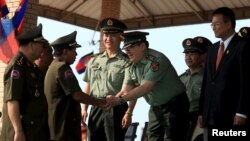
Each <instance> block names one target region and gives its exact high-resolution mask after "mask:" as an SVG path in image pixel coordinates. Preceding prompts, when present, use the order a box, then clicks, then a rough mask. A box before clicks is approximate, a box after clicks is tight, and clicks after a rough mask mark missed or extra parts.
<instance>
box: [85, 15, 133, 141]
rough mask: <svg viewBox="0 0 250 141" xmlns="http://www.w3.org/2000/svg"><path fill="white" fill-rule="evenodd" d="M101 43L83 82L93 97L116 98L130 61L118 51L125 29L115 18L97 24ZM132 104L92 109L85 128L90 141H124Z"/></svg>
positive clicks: (90, 62)
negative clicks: (102, 48) (105, 109)
mask: <svg viewBox="0 0 250 141" xmlns="http://www.w3.org/2000/svg"><path fill="white" fill-rule="evenodd" d="M100 28H101V32H102V34H103V36H102V43H103V45H104V48H105V51H104V52H102V53H99V54H97V55H94V56H93V57H92V59H91V60H90V61H89V63H88V67H87V70H86V72H85V76H84V78H83V80H84V81H85V82H86V83H87V84H86V87H85V90H86V89H89V91H87V93H89V94H90V95H91V96H92V97H96V98H99V99H103V98H105V97H106V96H107V95H115V94H116V93H118V92H119V91H120V90H121V87H122V82H123V79H124V72H125V71H124V70H125V67H126V66H128V64H129V60H128V57H127V55H126V54H125V53H123V52H122V51H121V49H120V43H121V40H122V38H121V37H120V35H121V34H122V33H123V31H124V30H125V29H126V28H127V27H126V25H125V24H124V23H122V22H121V21H119V20H117V19H113V18H106V19H104V20H102V21H101V22H100ZM134 106H135V101H133V102H130V104H129V108H128V105H127V103H124V104H122V105H119V106H116V107H114V108H112V109H111V110H109V111H103V110H102V109H101V108H99V107H96V106H92V108H91V111H90V115H89V120H88V127H89V132H88V133H90V140H91V141H123V140H124V137H125V133H126V131H127V128H128V126H129V125H130V124H131V122H132V119H131V116H132V112H133V109H134ZM86 113H87V105H84V106H83V118H84V119H86V116H87V114H86Z"/></svg>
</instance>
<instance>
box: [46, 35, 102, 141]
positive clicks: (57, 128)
mask: <svg viewBox="0 0 250 141" xmlns="http://www.w3.org/2000/svg"><path fill="white" fill-rule="evenodd" d="M76 34H77V32H76V31H74V32H72V33H70V34H68V35H65V36H63V37H60V38H58V39H56V40H55V41H54V42H52V43H51V44H50V45H51V46H52V47H53V49H54V60H53V61H52V63H51V65H50V66H49V68H48V70H47V73H46V75H45V84H44V91H45V95H46V98H47V101H48V108H49V112H48V113H49V128H50V140H52V141H81V107H80V102H81V103H87V104H94V105H97V106H103V105H104V104H106V101H105V100H102V99H94V98H92V97H90V96H89V95H87V94H85V93H83V92H82V90H81V88H80V86H79V84H78V81H77V79H76V77H75V75H74V73H73V71H72V69H71V67H70V65H71V64H73V63H74V61H75V59H76V55H77V53H76V48H78V47H81V46H80V45H79V44H78V43H77V42H76Z"/></svg>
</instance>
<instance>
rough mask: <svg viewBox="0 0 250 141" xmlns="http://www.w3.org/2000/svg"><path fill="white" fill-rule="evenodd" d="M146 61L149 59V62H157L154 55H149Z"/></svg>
mask: <svg viewBox="0 0 250 141" xmlns="http://www.w3.org/2000/svg"><path fill="white" fill-rule="evenodd" d="M146 59H148V60H150V61H152V62H154V61H155V60H156V57H155V56H153V55H151V54H147V56H146Z"/></svg>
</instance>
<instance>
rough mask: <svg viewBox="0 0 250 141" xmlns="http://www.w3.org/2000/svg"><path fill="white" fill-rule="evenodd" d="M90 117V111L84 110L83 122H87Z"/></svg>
mask: <svg viewBox="0 0 250 141" xmlns="http://www.w3.org/2000/svg"><path fill="white" fill-rule="evenodd" d="M87 117H88V112H87V111H86V110H83V111H82V122H85V121H86V120H87Z"/></svg>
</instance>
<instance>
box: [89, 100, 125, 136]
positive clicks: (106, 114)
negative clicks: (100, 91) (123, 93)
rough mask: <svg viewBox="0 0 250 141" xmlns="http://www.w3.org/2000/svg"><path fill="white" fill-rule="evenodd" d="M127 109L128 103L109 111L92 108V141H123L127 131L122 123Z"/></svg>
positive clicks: (90, 123) (90, 127) (90, 121)
mask: <svg viewBox="0 0 250 141" xmlns="http://www.w3.org/2000/svg"><path fill="white" fill-rule="evenodd" d="M127 108H128V105H127V103H125V104H122V105H118V106H115V107H114V108H112V109H110V110H109V111H103V110H102V109H101V108H100V107H97V106H92V108H91V111H90V116H89V123H88V127H89V132H88V133H90V141H123V140H124V137H125V134H126V131H127V129H123V128H122V125H121V122H122V118H123V116H124V114H125V112H126V111H127Z"/></svg>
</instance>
